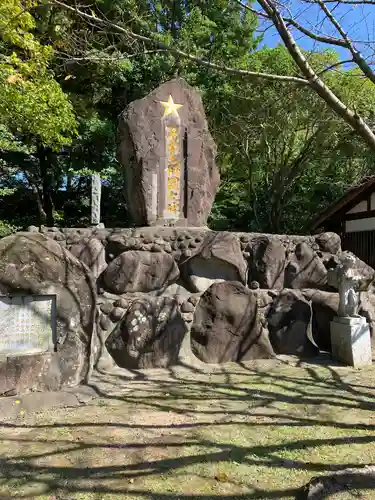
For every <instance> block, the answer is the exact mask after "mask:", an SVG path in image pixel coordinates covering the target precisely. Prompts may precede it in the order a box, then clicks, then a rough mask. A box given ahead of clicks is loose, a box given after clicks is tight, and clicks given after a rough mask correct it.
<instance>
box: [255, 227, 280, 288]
mask: <svg viewBox="0 0 375 500" xmlns="http://www.w3.org/2000/svg"><path fill="white" fill-rule="evenodd" d="M285 265H286V251H285V247H284V245H283V243H282V241H280V240H279V239H276V238H272V237H269V236H267V235H264V236H263V237H262V238H260V239H258V240H256V241H255V244H254V246H253V247H252V266H251V272H250V273H249V281H257V282H258V283H259V285H260V288H271V289H279V288H283V286H284V271H285Z"/></svg>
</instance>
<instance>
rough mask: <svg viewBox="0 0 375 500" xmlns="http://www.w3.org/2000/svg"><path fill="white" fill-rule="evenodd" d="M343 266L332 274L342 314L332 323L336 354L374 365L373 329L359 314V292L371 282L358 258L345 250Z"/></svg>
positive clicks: (346, 360)
mask: <svg viewBox="0 0 375 500" xmlns="http://www.w3.org/2000/svg"><path fill="white" fill-rule="evenodd" d="M339 258H340V263H339V265H338V266H337V267H336V268H335V269H334V270H333V271H331V272H330V273H329V274H328V283H329V284H330V285H331V286H334V287H335V288H337V289H338V292H339V307H338V315H337V316H335V317H334V318H333V321H332V322H331V343H332V356H333V357H334V358H335V359H337V360H338V361H342V362H344V363H346V364H348V365H351V366H354V367H360V366H367V365H371V364H372V352H371V336H370V328H369V325H368V324H367V322H366V319H365V318H364V317H363V316H360V315H359V314H358V310H359V293H358V292H360V291H367V289H368V287H369V285H370V283H369V282H368V280H366V279H365V280H364V279H363V278H364V277H363V276H361V274H360V273H359V272H358V270H357V269H356V268H355V264H356V260H357V259H356V257H355V256H354V255H352V254H350V253H349V252H342V254H341V255H340V257H339Z"/></svg>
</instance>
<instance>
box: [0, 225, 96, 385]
mask: <svg viewBox="0 0 375 500" xmlns="http://www.w3.org/2000/svg"><path fill="white" fill-rule="evenodd" d="M0 293H1V294H3V295H14V294H15V293H16V294H24V295H55V296H56V332H55V336H54V337H55V338H53V339H52V342H53V346H52V349H51V350H50V351H49V352H45V353H40V354H39V353H38V354H35V355H34V356H33V358H30V359H28V360H26V357H24V356H14V357H13V356H12V358H10V357H9V358H8V360H4V361H3V362H2V363H1V364H0V380H2V388H3V389H4V386H5V387H6V388H7V390H8V389H13V388H16V390H19V389H20V390H24V389H50V390H56V389H58V388H60V387H62V386H73V385H76V384H78V383H80V382H82V381H83V380H85V378H86V377H87V375H88V373H89V369H90V349H91V338H92V332H93V327H94V321H95V302H96V289H95V283H94V279H93V276H92V274H91V272H90V271H89V269H88V268H87V267H86V266H85V265H84V264H83V263H82V262H80V261H79V260H78V259H77V258H76V257H74V256H73V255H72V254H71V253H70V252H69V251H67V250H65V249H64V248H63V247H62V246H61V245H59V243H57V242H55V241H53V240H51V239H50V238H47V237H45V236H44V235H42V234H40V233H35V232H33V233H17V234H15V235H12V236H8V237H6V238H3V239H2V240H0ZM52 321H53V318H52ZM52 342H51V344H52ZM11 366H12V367H13V368H12V369H10V367H11ZM21 386H22V387H21Z"/></svg>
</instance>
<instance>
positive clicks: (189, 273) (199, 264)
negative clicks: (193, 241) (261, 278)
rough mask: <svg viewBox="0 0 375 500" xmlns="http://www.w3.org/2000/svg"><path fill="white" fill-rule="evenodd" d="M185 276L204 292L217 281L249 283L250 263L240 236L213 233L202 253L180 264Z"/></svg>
mask: <svg viewBox="0 0 375 500" xmlns="http://www.w3.org/2000/svg"><path fill="white" fill-rule="evenodd" d="M180 269H181V275H182V277H183V278H184V280H185V282H186V283H187V285H188V287H189V288H190V289H191V291H193V292H204V291H205V290H207V288H209V287H210V286H211V285H212V284H213V283H216V282H220V281H239V282H240V283H242V284H246V280H247V263H246V261H245V259H244V257H243V255H242V251H241V245H240V242H239V240H238V238H236V235H234V234H232V233H227V232H219V233H215V232H209V233H208V234H207V235H206V237H205V239H204V242H203V245H202V250H201V251H200V252H199V254H198V255H195V256H194V257H192V258H191V259H189V260H188V261H187V262H186V263H184V264H183V265H181V266H180Z"/></svg>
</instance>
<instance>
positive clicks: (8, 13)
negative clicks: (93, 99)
mask: <svg viewBox="0 0 375 500" xmlns="http://www.w3.org/2000/svg"><path fill="white" fill-rule="evenodd" d="M35 6H36V2H32V1H26V2H21V0H3V2H2V3H1V6H0V40H1V42H2V53H1V56H2V58H1V59H0V124H1V125H2V127H3V129H4V128H6V129H7V130H8V136H9V144H8V146H10V145H11V143H13V144H14V142H15V137H23V138H24V140H25V141H26V142H29V143H34V144H36V143H42V144H43V145H45V146H47V147H51V148H53V149H56V150H57V149H59V148H60V147H61V146H63V145H65V144H69V143H70V142H71V140H72V137H73V135H74V134H75V132H76V124H75V116H74V111H73V107H72V105H71V103H70V101H69V99H68V97H67V95H66V94H64V92H63V91H62V90H61V87H60V85H59V84H58V83H57V82H56V80H55V79H54V77H53V74H52V72H51V71H50V70H49V68H48V65H49V64H50V61H51V58H52V55H53V50H52V47H50V46H47V45H43V44H41V43H40V42H39V41H38V39H37V38H36V37H35V35H34V34H33V33H32V32H31V31H32V30H34V29H35V26H36V24H35V20H34V18H33V16H32V14H31V12H32V11H30V10H28V9H32V8H33V7H35ZM11 136H13V139H11V138H10V137H11ZM4 137H5V136H4V135H3V141H4ZM5 146H6V144H3V147H5Z"/></svg>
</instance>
